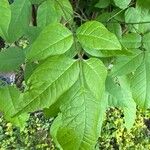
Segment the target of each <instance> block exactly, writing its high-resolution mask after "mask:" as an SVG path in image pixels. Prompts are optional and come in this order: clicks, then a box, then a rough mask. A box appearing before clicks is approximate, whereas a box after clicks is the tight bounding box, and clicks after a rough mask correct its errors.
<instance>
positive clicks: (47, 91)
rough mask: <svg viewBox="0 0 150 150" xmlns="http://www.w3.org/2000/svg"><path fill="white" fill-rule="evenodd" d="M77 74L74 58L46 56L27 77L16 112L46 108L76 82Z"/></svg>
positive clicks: (77, 69)
mask: <svg viewBox="0 0 150 150" xmlns="http://www.w3.org/2000/svg"><path fill="white" fill-rule="evenodd" d="M78 74H79V66H78V64H77V62H76V61H75V60H72V59H70V58H66V57H64V56H55V57H52V58H48V59H47V60H45V61H44V62H43V63H42V64H40V65H39V66H38V67H37V68H36V69H35V70H34V71H33V73H32V75H31V76H30V77H29V79H28V81H27V86H28V89H27V90H26V91H25V93H24V94H22V95H21V96H20V99H22V102H21V103H20V104H19V108H18V113H22V112H30V111H34V110H38V109H41V108H48V107H49V106H50V105H52V104H53V103H55V102H56V101H57V99H58V98H59V97H60V96H61V95H62V94H64V93H65V92H66V91H67V90H68V89H69V88H70V87H71V86H72V85H73V84H74V83H75V82H76V80H77V78H78Z"/></svg>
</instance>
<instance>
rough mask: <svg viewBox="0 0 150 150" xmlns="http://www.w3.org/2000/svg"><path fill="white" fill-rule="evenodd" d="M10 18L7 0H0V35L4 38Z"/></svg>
mask: <svg viewBox="0 0 150 150" xmlns="http://www.w3.org/2000/svg"><path fill="white" fill-rule="evenodd" d="M4 18H5V19H4ZM10 19H11V10H10V5H9V3H8V0H0V36H2V37H3V38H4V39H7V30H8V27H9V23H10Z"/></svg>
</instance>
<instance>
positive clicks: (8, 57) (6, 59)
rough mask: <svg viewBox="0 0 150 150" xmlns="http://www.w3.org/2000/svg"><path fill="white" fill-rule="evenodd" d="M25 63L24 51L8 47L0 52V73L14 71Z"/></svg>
mask: <svg viewBox="0 0 150 150" xmlns="http://www.w3.org/2000/svg"><path fill="white" fill-rule="evenodd" d="M24 62H25V56H24V51H23V50H22V49H20V48H16V47H10V48H8V49H6V50H4V51H2V52H0V72H9V71H15V70H17V69H18V68H19V66H20V65H21V64H23V63H24Z"/></svg>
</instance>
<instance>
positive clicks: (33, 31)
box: [25, 26, 42, 43]
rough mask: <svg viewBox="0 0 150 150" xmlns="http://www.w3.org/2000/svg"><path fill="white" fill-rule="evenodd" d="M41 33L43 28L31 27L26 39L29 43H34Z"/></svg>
mask: <svg viewBox="0 0 150 150" xmlns="http://www.w3.org/2000/svg"><path fill="white" fill-rule="evenodd" d="M41 31H42V28H41V27H35V26H29V27H28V28H27V29H26V31H25V37H26V38H27V39H28V41H29V43H33V42H34V41H35V40H36V39H37V37H38V36H39V34H40V33H41Z"/></svg>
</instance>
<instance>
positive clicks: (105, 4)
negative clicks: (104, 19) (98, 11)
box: [95, 0, 111, 8]
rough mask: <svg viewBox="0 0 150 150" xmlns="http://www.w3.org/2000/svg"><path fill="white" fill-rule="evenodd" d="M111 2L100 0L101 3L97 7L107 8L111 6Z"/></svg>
mask: <svg viewBox="0 0 150 150" xmlns="http://www.w3.org/2000/svg"><path fill="white" fill-rule="evenodd" d="M110 2H111V1H110V0H99V2H98V3H96V4H95V7H97V8H106V7H108V6H109V4H110Z"/></svg>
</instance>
